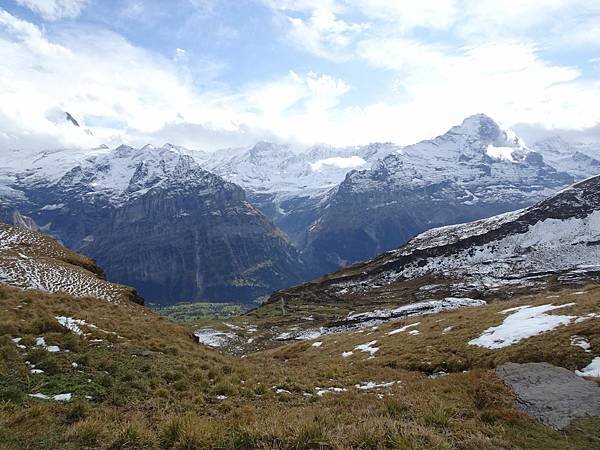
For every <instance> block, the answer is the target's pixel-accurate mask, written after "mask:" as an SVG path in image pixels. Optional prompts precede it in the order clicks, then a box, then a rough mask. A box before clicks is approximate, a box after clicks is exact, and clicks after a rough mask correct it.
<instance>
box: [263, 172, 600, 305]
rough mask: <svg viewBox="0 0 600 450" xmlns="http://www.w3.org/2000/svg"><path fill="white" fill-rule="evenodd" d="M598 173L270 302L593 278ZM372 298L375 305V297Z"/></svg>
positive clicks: (433, 233) (598, 250) (474, 290)
mask: <svg viewBox="0 0 600 450" xmlns="http://www.w3.org/2000/svg"><path fill="white" fill-rule="evenodd" d="M599 244H600V176H596V177H593V178H590V179H587V180H584V181H582V182H579V183H577V184H574V185H572V186H570V187H569V188H566V189H564V190H562V191H560V192H559V193H557V194H555V195H553V196H551V197H549V198H547V199H546V200H543V201H541V202H539V203H537V204H535V205H533V206H531V207H528V208H525V209H522V210H518V211H514V212H510V213H506V214H503V215H499V216H495V217H491V218H488V219H483V220H479V221H476V222H471V223H466V224H461V225H453V226H447V227H442V228H436V229H432V230H429V231H427V232H425V233H423V234H420V235H418V236H417V237H415V238H414V239H412V240H411V241H409V242H408V243H407V244H406V245H404V246H403V247H401V248H400V249H398V250H394V251H389V252H387V253H384V254H383V255H381V256H379V257H378V258H376V259H374V260H372V261H369V262H366V263H363V264H356V265H354V266H350V267H348V268H346V269H342V270H340V271H338V272H335V273H333V274H330V275H328V276H326V277H324V278H322V279H320V280H316V281H315V282H312V283H307V284H305V285H303V286H299V287H296V288H292V289H290V290H287V291H282V292H280V293H277V294H275V295H274V296H273V297H272V298H271V301H272V302H274V301H277V300H280V299H293V298H303V299H304V301H312V300H315V301H316V299H324V298H329V299H338V300H343V299H345V298H350V297H352V296H357V295H358V296H365V295H367V294H368V295H369V296H370V297H371V298H372V299H373V298H377V297H381V298H385V297H386V295H387V296H389V295H390V292H391V291H392V290H393V289H394V286H402V285H403V283H407V282H409V281H411V280H420V279H424V280H427V279H434V280H436V281H435V283H436V284H432V285H431V286H425V288H426V289H424V290H423V295H424V296H425V297H426V296H427V295H428V293H429V294H434V293H435V291H436V288H437V287H441V286H442V285H443V284H444V282H442V280H445V283H449V286H445V287H444V289H449V291H448V293H449V294H453V295H458V296H460V295H461V294H464V293H465V292H469V293H470V295H476V296H483V295H486V293H489V292H490V291H493V290H495V289H497V288H500V287H503V286H513V285H514V286H516V287H526V288H527V289H531V288H532V287H533V286H535V285H536V284H539V285H546V283H547V281H548V280H549V279H551V278H553V277H558V280H563V281H569V280H577V279H589V277H591V278H592V279H594V278H595V277H597V275H598V273H599V272H600V246H599ZM373 301H375V300H373Z"/></svg>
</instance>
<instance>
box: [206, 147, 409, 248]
mask: <svg viewBox="0 0 600 450" xmlns="http://www.w3.org/2000/svg"><path fill="white" fill-rule="evenodd" d="M397 149H398V147H397V146H394V145H392V144H371V145H368V146H362V147H350V148H335V147H329V146H325V145H318V146H314V147H311V148H308V149H306V150H305V151H303V152H295V151H292V150H291V149H290V148H289V147H288V146H286V145H281V144H273V143H269V142H259V143H257V144H256V145H254V146H253V147H251V148H249V149H234V150H231V149H227V150H222V151H217V152H215V153H212V154H206V155H204V156H200V157H199V158H198V160H199V162H200V164H201V165H202V166H203V167H206V168H207V169H209V170H211V171H212V172H214V173H216V174H218V175H220V176H222V177H223V178H225V179H226V180H228V181H231V182H234V183H237V184H239V185H240V186H242V187H243V188H244V189H245V190H246V191H247V192H248V197H249V199H250V201H251V202H252V204H254V205H256V206H257V207H258V208H259V209H260V210H261V211H263V212H264V213H265V214H266V215H267V216H268V217H269V218H270V219H271V220H272V221H273V222H274V223H275V224H276V225H277V226H278V227H280V228H281V229H282V230H283V231H284V232H285V233H286V234H287V235H288V236H289V237H290V239H291V241H292V242H293V243H294V244H295V245H297V246H298V245H300V244H301V241H302V239H304V236H305V233H306V229H307V227H308V226H309V225H310V223H311V222H312V221H314V220H315V219H316V218H317V214H318V207H319V204H320V203H321V202H322V201H323V199H324V198H325V196H326V194H327V192H329V191H330V190H331V189H333V188H335V187H336V186H337V185H338V184H339V183H340V182H341V181H343V179H344V177H345V176H346V174H347V173H348V172H350V171H351V170H353V169H358V168H368V167H370V166H371V164H373V163H374V162H375V161H376V160H377V159H378V158H382V157H384V156H385V155H387V154H389V153H392V152H394V151H396V150H397Z"/></svg>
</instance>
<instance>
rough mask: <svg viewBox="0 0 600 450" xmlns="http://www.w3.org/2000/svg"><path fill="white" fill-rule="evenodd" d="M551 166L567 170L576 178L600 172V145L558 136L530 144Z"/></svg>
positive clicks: (579, 178)
mask: <svg viewBox="0 0 600 450" xmlns="http://www.w3.org/2000/svg"><path fill="white" fill-rule="evenodd" d="M532 149H533V150H535V151H537V152H539V153H540V154H542V155H543V156H544V159H545V160H546V161H548V163H549V164H551V165H552V166H553V167H555V168H557V169H558V170H561V171H564V172H568V173H569V174H571V175H573V176H574V177H575V179H576V180H582V179H585V178H588V177H592V176H594V175H598V174H599V173H600V159H599V150H600V147H599V146H598V145H597V144H596V145H594V144H583V143H569V142H567V141H565V140H564V139H562V138H561V137H559V136H554V137H549V138H546V139H543V140H541V141H538V142H536V143H534V144H533V145H532Z"/></svg>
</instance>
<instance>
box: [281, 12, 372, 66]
mask: <svg viewBox="0 0 600 450" xmlns="http://www.w3.org/2000/svg"><path fill="white" fill-rule="evenodd" d="M287 19H288V20H289V23H290V29H289V32H288V38H289V39H290V41H292V42H293V43H295V44H296V45H297V46H298V47H300V48H302V49H304V50H307V51H309V52H311V53H314V54H315V55H318V56H322V57H326V58H331V59H343V58H344V57H345V56H344V55H345V54H351V52H348V47H349V45H350V44H351V42H352V41H353V39H354V38H355V36H357V35H358V34H360V33H361V32H362V31H364V30H366V29H367V28H368V24H357V23H348V22H345V21H343V20H340V19H337V18H336V16H335V15H334V14H333V13H332V12H331V11H330V10H328V9H324V8H319V9H316V10H314V11H313V12H312V14H311V16H310V18H308V19H306V20H304V19H302V18H300V17H288V18H287Z"/></svg>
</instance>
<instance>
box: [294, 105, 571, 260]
mask: <svg viewBox="0 0 600 450" xmlns="http://www.w3.org/2000/svg"><path fill="white" fill-rule="evenodd" d="M572 180H573V177H572V176H570V175H568V174H566V173H559V172H557V171H556V170H555V169H554V168H552V167H551V166H549V165H547V164H546V163H545V162H544V160H543V158H542V156H541V155H540V154H538V153H536V152H533V151H530V150H529V149H527V148H526V147H525V146H524V145H523V144H522V143H521V141H520V140H519V139H518V138H517V137H516V136H514V135H512V134H511V133H510V132H506V131H503V130H501V129H500V128H499V127H498V125H497V124H496V123H495V122H494V121H493V120H492V119H490V118H489V117H487V116H485V115H482V114H480V115H476V116H473V117H470V118H467V119H466V120H465V121H464V122H463V123H462V125H460V126H457V127H454V128H452V129H451V130H450V131H448V133H446V134H444V135H443V136H439V137H437V138H435V139H433V140H430V141H423V142H420V143H418V144H415V145H411V146H408V147H405V148H403V149H401V150H400V151H398V152H396V153H394V154H390V155H389V156H387V157H385V158H383V159H382V160H380V161H379V162H378V163H377V164H375V165H374V166H373V168H372V169H371V170H361V171H354V172H351V173H350V174H348V176H347V177H346V179H345V180H344V181H343V182H342V183H341V184H340V185H339V186H338V187H337V188H336V189H335V190H333V191H332V193H331V194H330V195H329V197H328V199H327V200H326V201H325V202H324V203H323V204H322V205H321V209H320V212H319V218H318V219H317V220H316V221H315V222H314V223H313V224H312V225H311V227H310V228H309V231H308V238H307V243H306V247H305V248H304V249H303V251H304V253H305V254H306V255H307V256H308V257H309V259H310V260H315V261H324V262H325V263H326V264H325V267H328V268H329V269H330V270H334V269H335V268H336V267H339V266H342V265H346V264H348V263H352V262H355V261H360V260H365V259H368V258H371V257H373V256H374V255H376V254H378V253H381V252H383V251H386V250H390V249H392V248H395V247H398V246H400V245H402V244H403V243H405V242H406V241H407V240H408V239H410V238H411V237H413V236H415V235H416V234H418V233H419V232H422V231H424V230H427V229H430V228H434V227H438V226H443V225H448V224H453V223H460V222H465V221H469V220H475V219H478V218H481V217H488V216H492V215H494V214H498V213H502V212H505V211H510V210H514V209H517V208H522V207H524V206H528V205H530V204H532V203H534V202H535V201H538V200H540V199H542V198H544V197H546V196H547V195H549V194H551V193H552V192H555V191H556V190H557V189H559V188H560V187H562V186H564V185H567V184H569V183H571V182H572Z"/></svg>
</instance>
